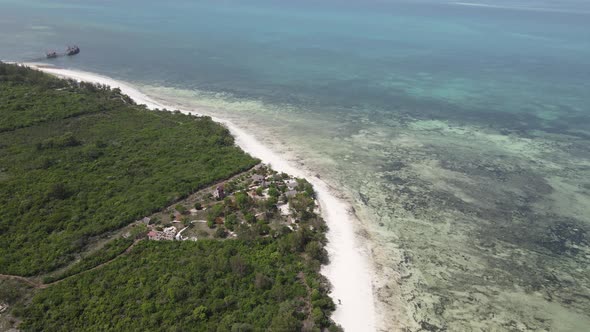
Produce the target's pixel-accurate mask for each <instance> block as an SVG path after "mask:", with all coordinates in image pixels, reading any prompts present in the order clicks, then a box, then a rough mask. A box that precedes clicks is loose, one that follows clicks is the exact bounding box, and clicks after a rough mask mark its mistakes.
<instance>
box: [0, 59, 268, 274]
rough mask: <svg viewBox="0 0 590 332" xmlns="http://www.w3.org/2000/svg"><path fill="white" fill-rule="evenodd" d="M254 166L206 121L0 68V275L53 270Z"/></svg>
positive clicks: (117, 93)
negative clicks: (96, 242)
mask: <svg viewBox="0 0 590 332" xmlns="http://www.w3.org/2000/svg"><path fill="white" fill-rule="evenodd" d="M257 163H258V161H257V160H256V159H254V158H252V157H250V156H249V155H247V154H245V153H244V152H243V151H242V150H240V149H239V148H238V147H236V146H235V145H234V144H233V137H232V136H231V135H230V133H229V131H228V130H227V129H226V128H224V127H223V126H221V125H220V124H218V123H215V122H213V121H212V120H211V119H210V118H208V117H195V116H189V115H183V114H179V113H171V112H154V111H148V110H146V109H145V108H144V107H143V106H138V105H135V104H134V103H133V102H132V101H131V100H130V99H129V98H128V97H127V96H124V95H122V94H121V93H120V91H118V90H116V89H115V90H112V89H110V88H108V87H104V86H95V85H92V84H86V83H77V82H73V81H66V80H59V79H56V78H53V77H50V76H48V75H45V74H42V73H40V72H37V71H33V70H30V69H26V68H22V67H17V66H14V65H7V64H1V63H0V273H4V274H17V275H25V276H27V275H35V274H39V273H45V272H49V271H52V270H55V269H56V268H59V267H60V266H63V265H65V264H67V263H68V262H70V261H71V260H72V259H73V255H74V254H75V253H76V252H77V251H80V250H81V249H82V248H84V246H86V245H87V243H88V240H89V238H91V237H93V236H98V235H101V234H103V233H105V232H107V231H110V230H114V229H117V228H120V227H122V226H124V225H126V224H129V223H130V222H132V221H134V220H136V219H138V218H140V217H143V216H145V215H149V214H151V213H152V212H155V211H158V210H159V209H162V208H164V207H165V206H167V205H168V204H170V203H172V202H173V201H175V200H177V199H179V198H181V197H183V196H186V195H188V194H189V193H191V192H193V191H195V190H197V189H199V188H202V187H204V186H206V185H209V184H211V183H214V182H216V181H219V180H222V179H225V178H228V177H229V176H231V175H233V174H236V173H239V172H241V171H244V170H246V169H249V168H250V167H252V166H253V165H255V164H257Z"/></svg>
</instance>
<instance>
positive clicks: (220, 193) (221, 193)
mask: <svg viewBox="0 0 590 332" xmlns="http://www.w3.org/2000/svg"><path fill="white" fill-rule="evenodd" d="M213 197H215V199H224V198H225V191H224V190H223V186H217V188H215V190H214V191H213Z"/></svg>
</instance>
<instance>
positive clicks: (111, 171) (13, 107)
mask: <svg viewBox="0 0 590 332" xmlns="http://www.w3.org/2000/svg"><path fill="white" fill-rule="evenodd" d="M97 105H98V106H97ZM0 118H2V121H1V122H0V274H2V276H0V286H2V287H0V305H2V306H3V308H4V309H2V310H4V312H3V313H2V315H0V327H2V328H4V327H6V328H18V329H20V330H22V331H326V330H327V331H340V330H341V329H340V327H338V326H337V325H335V324H334V322H333V321H332V320H331V318H330V315H331V313H332V312H333V311H334V309H335V304H334V302H333V301H332V299H331V298H330V297H329V296H328V293H329V283H328V281H327V280H326V279H325V278H324V277H323V276H321V274H320V273H319V271H320V267H321V264H323V263H326V262H327V253H326V251H325V249H324V245H325V244H326V236H325V235H326V231H327V227H326V224H325V223H324V221H323V220H322V219H321V217H320V216H319V215H317V214H316V213H315V212H314V210H315V203H314V202H315V201H314V197H315V193H314V192H313V188H312V187H311V185H310V184H309V183H307V182H306V181H304V180H298V183H297V185H296V186H295V187H296V188H295V190H294V191H293V192H294V193H295V194H294V195H293V196H291V197H290V198H289V199H287V197H286V195H285V197H282V196H283V194H281V193H282V192H284V191H286V189H285V188H281V187H280V186H279V185H280V183H281V181H277V182H276V184H275V183H273V182H269V183H270V187H269V188H267V189H264V188H262V186H261V187H260V188H259V189H257V193H256V195H257V196H260V195H264V193H265V192H267V194H268V196H269V197H268V199H263V200H260V202H264V203H265V204H263V205H264V206H259V207H255V205H254V200H253V199H251V198H249V196H248V195H247V194H246V192H245V190H246V189H245V188H244V189H243V190H240V191H239V192H238V193H237V194H236V196H235V197H234V198H233V199H232V198H231V197H225V199H224V200H222V201H219V202H215V203H212V207H211V210H210V211H209V210H207V212H206V213H207V215H209V214H211V215H213V214H216V215H215V218H212V220H213V221H215V225H211V226H213V227H215V228H216V229H217V230H223V234H224V236H218V237H217V238H218V239H216V240H213V239H198V240H197V241H149V240H148V237H147V234H146V233H147V230H148V227H149V226H150V225H151V223H152V222H157V220H152V221H150V222H149V223H147V224H146V223H143V220H145V219H149V218H145V219H142V218H143V217H146V216H150V215H152V216H153V215H154V214H156V215H157V214H162V213H165V211H168V209H170V206H174V207H175V210H176V211H177V212H185V213H187V211H184V210H187V208H186V207H184V206H182V204H180V202H183V199H184V198H186V197H188V195H189V194H191V193H194V192H195V191H197V190H199V189H202V188H206V187H208V186H211V185H213V184H215V183H218V182H219V181H220V180H223V179H228V178H230V177H232V175H234V174H238V173H241V174H240V175H239V177H243V176H245V175H244V174H246V173H248V174H250V173H249V172H245V171H246V170H249V169H252V167H253V166H254V165H256V164H258V162H259V161H258V160H256V159H254V158H252V157H250V156H248V155H247V154H245V153H244V152H243V151H242V150H240V149H239V148H238V147H236V146H235V145H234V140H233V137H232V136H231V135H230V134H229V132H228V130H227V129H226V128H224V127H223V126H221V125H219V124H217V123H215V122H213V121H212V120H211V119H210V118H208V117H196V116H188V115H183V114H180V113H179V112H153V111H148V110H146V109H145V107H144V106H140V105H136V104H134V103H133V101H132V100H130V99H129V98H128V97H127V96H125V95H123V94H121V92H120V91H118V90H117V89H110V88H109V87H106V86H97V85H92V84H85V83H78V82H74V81H67V80H59V79H56V78H53V77H51V76H48V75H45V74H42V73H40V72H38V71H34V70H31V69H27V68H23V67H18V66H15V65H7V64H2V63H0ZM257 169H258V170H257V172H258V173H260V172H262V171H261V170H262V169H263V168H257ZM250 172H251V171H250ZM248 176H250V175H248ZM258 176H261V174H258ZM265 176H267V177H268V176H271V174H265ZM274 176H275V177H276V174H275V175H274ZM283 176H286V175H283ZM283 176H281V177H283ZM265 181H266V180H265ZM246 182H247V181H246ZM232 183H233V182H231V181H230V183H229V184H228V185H229V186H230V187H231V184H232ZM236 183H237V182H236ZM234 184H235V183H234ZM283 185H284V183H283ZM229 189H230V188H229V187H228V188H227V190H228V192H231V191H230V190H229ZM265 190H266V191H265ZM280 196H281V197H280ZM260 197H262V196H260ZM279 198H280V199H279ZM279 200H281V201H283V204H287V202H288V205H289V207H290V210H291V219H292V221H291V225H289V226H287V225H283V226H282V227H277V225H278V224H277V225H274V224H272V222H273V219H272V218H271V217H272V216H273V215H274V216H276V215H277V213H278V211H277V206H276V204H277V203H278V201H279ZM260 202H259V203H260ZM234 205H235V206H234ZM258 205H261V204H258ZM216 206H219V207H223V209H221V208H219V211H217V210H216V209H214V208H213V207H216ZM166 207H168V208H166ZM195 208H196V209H199V210H200V209H202V208H203V206H202V204H201V203H199V204H198V206H197V205H195ZM178 210H182V211H178ZM259 210H260V211H262V210H264V211H265V213H264V215H265V216H266V217H265V218H262V219H257V218H261V216H260V215H259V213H257V214H256V215H255V214H254V212H259ZM252 211H254V212H252ZM238 215H239V216H240V218H242V219H245V221H244V222H242V223H240V220H241V219H239V218H237V217H236V216H238ZM232 216H233V218H232ZM257 216H258V217H257ZM269 218H270V219H269ZM139 219H142V222H137V223H133V222H134V221H136V220H139ZM156 219H157V218H156ZM250 219H251V220H250ZM218 221H223V223H222V224H219V225H218V224H217V222H218ZM279 221H280V220H279ZM277 222H278V221H277ZM131 223H133V224H132V225H130V224H131ZM187 225H189V226H190V225H192V224H190V223H187ZM232 225H233V226H235V230H236V234H237V237H233V238H231V239H230V238H229V237H228V236H227V235H228V234H229V233H228V231H232V229H233V228H234V227H233V226H232ZM151 226H153V225H151ZM246 226H248V227H246ZM250 226H251V227H250ZM122 227H126V228H124V229H131V231H129V232H127V231H125V232H124V233H125V235H124V236H122V237H119V236H112V234H114V232H111V231H115V230H121V229H122ZM191 227H192V226H191ZM207 227H209V225H207ZM225 227H227V228H225ZM226 230H227V231H226ZM217 233H218V232H216V234H217ZM105 241H106V243H105ZM99 243H102V244H103V245H98V244H99ZM93 246H99V247H100V248H99V249H89V248H92V247H93ZM76 258H80V259H78V260H77V262H76V263H73V262H74V260H75V259H76ZM58 268H61V269H59V270H58ZM17 276H25V277H28V278H22V277H17ZM6 308H8V309H6Z"/></svg>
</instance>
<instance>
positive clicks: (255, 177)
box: [252, 174, 264, 183]
mask: <svg viewBox="0 0 590 332" xmlns="http://www.w3.org/2000/svg"><path fill="white" fill-rule="evenodd" d="M252 181H254V182H258V183H260V182H262V181H264V176H263V175H260V174H254V175H252Z"/></svg>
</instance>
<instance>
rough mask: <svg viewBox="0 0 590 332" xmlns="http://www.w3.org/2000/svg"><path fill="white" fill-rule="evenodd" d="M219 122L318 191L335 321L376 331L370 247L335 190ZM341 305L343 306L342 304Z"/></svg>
mask: <svg viewBox="0 0 590 332" xmlns="http://www.w3.org/2000/svg"><path fill="white" fill-rule="evenodd" d="M25 65H27V66H29V67H32V68H35V69H38V70H41V71H43V72H46V73H48V74H51V75H54V76H58V77H62V78H68V79H74V80H77V81H85V82H91V83H98V84H104V85H109V86H110V87H111V88H119V89H121V91H122V92H123V93H125V94H126V95H128V96H129V97H131V98H132V99H133V100H134V101H135V102H136V103H138V104H145V105H146V106H147V107H148V108H149V109H152V110H155V109H167V110H170V111H172V110H176V109H177V107H174V106H173V105H164V104H161V103H159V102H157V101H155V100H154V99H152V98H150V97H149V96H147V95H145V94H143V93H142V92H140V91H139V90H138V89H136V88H134V87H133V86H132V85H131V84H128V83H125V82H121V81H117V80H114V79H112V78H109V77H106V76H101V75H98V74H93V73H87V72H81V71H75V70H68V69H60V68H55V67H49V66H46V65H44V64H31V63H26V64H25ZM179 111H180V112H183V113H190V114H195V115H197V114H202V115H208V116H211V115H210V114H208V112H203V110H201V109H195V110H190V111H189V110H182V109H179ZM211 117H212V119H213V120H214V121H216V122H219V123H222V124H223V125H225V126H226V127H227V128H228V129H229V130H230V132H231V133H232V135H233V136H234V137H235V140H236V144H237V145H238V146H239V147H240V148H242V149H243V150H244V151H245V152H247V153H249V154H250V155H252V156H254V157H256V158H259V159H260V160H262V161H263V162H264V163H268V164H271V165H272V167H273V168H274V169H275V170H277V171H281V172H286V173H289V174H291V175H294V176H297V177H304V178H306V179H308V181H309V182H310V183H312V184H313V186H314V187H315V189H316V192H317V193H318V200H319V202H320V205H321V210H322V216H323V217H324V219H325V220H326V223H327V224H328V226H329V228H330V230H329V231H328V234H327V237H328V244H327V246H326V249H327V250H328V253H329V255H330V263H329V264H328V265H325V266H323V267H322V271H321V273H322V274H323V275H324V276H325V277H327V278H328V280H329V281H330V282H331V284H332V292H331V294H330V296H331V297H332V299H333V300H334V302H335V303H336V311H335V312H334V313H333V314H332V318H333V319H334V321H335V322H336V323H338V324H340V325H341V326H342V327H343V328H344V330H345V331H367V332H369V331H375V330H376V315H375V300H374V295H373V285H374V283H373V277H372V272H373V270H374V269H373V267H372V264H371V258H370V251H369V248H368V247H367V246H366V244H363V243H361V241H360V239H359V238H358V237H357V236H356V234H355V233H356V228H357V227H358V225H359V224H358V223H355V216H354V214H352V213H350V212H349V211H350V206H349V205H348V204H347V203H346V202H344V201H342V200H340V199H338V198H337V197H336V196H335V195H334V194H333V189H331V188H330V187H329V185H328V184H326V183H325V182H324V181H322V180H320V179H318V178H317V177H315V176H311V174H309V173H308V172H305V171H303V170H301V169H299V168H297V167H294V166H292V165H291V164H290V163H289V162H288V161H287V160H285V158H282V157H281V156H280V155H279V154H278V153H276V152H274V151H272V150H271V149H269V148H267V147H266V146H264V145H262V144H261V143H260V142H259V141H258V140H257V139H256V138H255V137H254V136H252V135H250V134H248V133H247V132H245V131H244V130H242V129H241V128H240V127H239V126H237V125H235V124H233V123H232V122H230V121H227V120H224V119H221V118H216V117H215V116H211ZM339 300H340V301H342V304H341V305H340V304H338V303H339Z"/></svg>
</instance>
